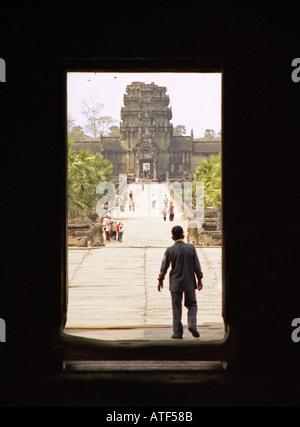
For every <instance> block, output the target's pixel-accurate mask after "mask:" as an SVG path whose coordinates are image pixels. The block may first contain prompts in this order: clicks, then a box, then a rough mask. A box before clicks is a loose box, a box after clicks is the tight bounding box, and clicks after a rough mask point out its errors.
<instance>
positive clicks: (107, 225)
mask: <svg viewBox="0 0 300 427" xmlns="http://www.w3.org/2000/svg"><path fill="white" fill-rule="evenodd" d="M104 231H105V240H106V241H107V242H110V233H111V224H110V221H106V223H105V225H104Z"/></svg>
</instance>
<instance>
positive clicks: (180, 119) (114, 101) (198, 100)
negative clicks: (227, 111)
mask: <svg viewBox="0 0 300 427" xmlns="http://www.w3.org/2000/svg"><path fill="white" fill-rule="evenodd" d="M137 81H139V82H144V83H147V84H150V83H152V82H154V83H155V84H157V85H158V86H165V87H167V95H169V97H170V106H171V107H172V114H173V117H172V120H171V123H172V124H173V126H177V125H183V126H185V127H186V130H187V133H186V135H190V133H191V129H193V132H194V137H195V138H197V137H202V136H203V135H204V131H205V129H213V130H214V131H215V132H216V133H218V132H219V131H220V130H221V127H222V125H221V74H219V73H68V76H67V97H68V100H67V105H68V115H70V116H71V117H72V118H73V119H74V120H75V124H76V125H79V126H84V125H85V123H86V121H85V118H84V117H83V116H82V114H81V111H80V104H81V102H82V101H83V100H85V99H88V98H89V97H90V96H91V95H92V96H97V102H99V103H101V104H103V109H102V110H101V115H102V116H109V117H112V118H113V119H114V120H116V122H117V123H116V125H117V126H119V124H120V120H121V118H120V112H121V107H122V106H123V105H124V104H123V96H124V93H125V89H126V86H127V85H129V84H131V83H132V82H137Z"/></svg>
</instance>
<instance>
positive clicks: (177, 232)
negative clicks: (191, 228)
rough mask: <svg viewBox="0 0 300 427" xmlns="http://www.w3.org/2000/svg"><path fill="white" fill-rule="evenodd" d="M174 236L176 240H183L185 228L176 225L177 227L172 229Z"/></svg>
mask: <svg viewBox="0 0 300 427" xmlns="http://www.w3.org/2000/svg"><path fill="white" fill-rule="evenodd" d="M172 236H173V237H174V239H175V240H178V239H182V237H183V228H182V227H180V225H175V227H173V228H172Z"/></svg>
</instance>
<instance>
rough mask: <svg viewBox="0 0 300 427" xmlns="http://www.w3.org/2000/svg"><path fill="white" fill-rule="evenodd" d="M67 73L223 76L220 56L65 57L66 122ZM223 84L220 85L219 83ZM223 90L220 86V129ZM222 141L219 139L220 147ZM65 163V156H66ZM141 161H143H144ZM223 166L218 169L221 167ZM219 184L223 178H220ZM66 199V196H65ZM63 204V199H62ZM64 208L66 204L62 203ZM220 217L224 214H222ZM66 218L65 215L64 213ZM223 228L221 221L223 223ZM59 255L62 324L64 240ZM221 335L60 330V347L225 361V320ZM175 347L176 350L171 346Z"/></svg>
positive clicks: (96, 355)
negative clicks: (93, 334) (182, 338)
mask: <svg viewBox="0 0 300 427" xmlns="http://www.w3.org/2000/svg"><path fill="white" fill-rule="evenodd" d="M70 72H130V73H132V72H137V73H138V72H140V73H142V72H148V73H152V72H153V73H155V72H160V73H161V72H174V73H220V74H222V79H223V65H222V58H213V59H207V58H117V59H115V58H101V59H100V58H99V59H97V58H96V59H95V58H93V59H90V58H80V59H76V58H74V59H72V58H71V59H65V61H64V64H63V89H64V93H63V94H62V97H63V110H64V115H65V124H67V103H66V99H67V97H66V90H67V84H66V80H67V74H68V73H70ZM222 86H223V84H222ZM223 104H224V93H223V89H222V122H223V123H222V129H223V124H224V119H223ZM64 144H65V153H66V152H67V126H66V125H65V138H64ZM223 144H224V141H223V138H222V147H223ZM65 160H66V165H67V157H66V159H65ZM144 161H145V160H143V162H144ZM223 169H224V168H222V170H223ZM65 173H66V175H65V177H64V178H65V183H64V184H65V194H66V195H67V187H66V186H67V168H65ZM222 185H223V177H222ZM66 201H67V197H66ZM66 203H67V202H66ZM65 210H66V211H67V207H66V206H65ZM222 217H223V218H224V216H223V215H222ZM66 218H67V216H66ZM223 227H224V223H223ZM66 232H67V223H66V222H65V230H64V236H66ZM223 236H224V238H223V244H222V260H223V263H222V278H223V281H222V283H223V291H222V292H223V295H222V316H223V319H225V318H226V299H225V295H226V280H225V279H226V275H225V268H226V266H225V263H224V261H225V259H226V256H225V251H226V240H225V238H226V235H224V234H223ZM64 243H65V245H64V248H63V249H62V251H63V256H64V260H65V262H64V263H63V264H64V268H65V271H64V272H63V278H64V283H63V284H62V299H61V301H62V311H63V313H62V314H63V316H62V319H63V325H62V330H63V329H64V325H65V323H66V316H67V301H68V292H67V287H68V270H67V268H68V262H67V243H66V238H65V239H64ZM224 325H225V336H224V338H223V339H222V340H220V341H208V342H205V343H204V342H201V341H200V342H195V341H190V342H186V343H180V345H179V346H178V343H177V342H172V341H171V342H167V343H166V342H164V341H159V340H158V341H151V342H147V341H145V342H141V341H138V342H135V341H128V342H123V341H122V343H120V342H108V341H105V342H104V341H100V340H91V339H88V338H81V337H74V336H71V335H68V336H67V335H65V334H63V333H62V346H63V354H64V359H65V360H81V359H83V358H84V359H85V360H153V359H155V360H161V361H168V360H176V361H179V360H181V361H188V360H197V361H204V360H217V361H226V360H227V358H228V355H229V352H230V329H229V326H228V325H227V324H226V323H225V320H224ZM175 346H176V351H174V347H175Z"/></svg>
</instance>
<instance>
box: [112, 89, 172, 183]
mask: <svg viewBox="0 0 300 427" xmlns="http://www.w3.org/2000/svg"><path fill="white" fill-rule="evenodd" d="M166 91H167V88H166V87H160V86H157V85H156V84H154V83H151V84H145V83H141V82H133V83H132V84H130V85H128V86H127V87H126V93H125V94H124V107H122V108H121V124H120V134H121V145H122V147H123V149H125V150H126V151H127V162H126V163H127V165H126V170H127V171H128V176H129V177H145V178H150V179H153V180H156V179H158V178H160V179H163V178H165V175H166V172H167V171H169V147H170V143H171V141H172V138H173V125H172V124H171V123H170V120H171V118H172V110H171V107H170V106H169V103H170V98H169V96H168V95H166Z"/></svg>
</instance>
